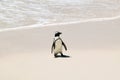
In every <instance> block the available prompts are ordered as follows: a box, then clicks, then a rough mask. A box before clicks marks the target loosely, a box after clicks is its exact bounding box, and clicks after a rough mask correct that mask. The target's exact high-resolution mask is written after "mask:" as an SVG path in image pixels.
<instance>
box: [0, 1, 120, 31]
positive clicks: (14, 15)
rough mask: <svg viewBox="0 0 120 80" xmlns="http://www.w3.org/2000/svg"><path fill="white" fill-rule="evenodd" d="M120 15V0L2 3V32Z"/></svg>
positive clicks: (0, 27) (0, 7) (0, 17)
mask: <svg viewBox="0 0 120 80" xmlns="http://www.w3.org/2000/svg"><path fill="white" fill-rule="evenodd" d="M119 14H120V0H0V29H6V28H14V27H21V26H29V25H33V24H41V25H46V24H54V23H63V22H72V21H82V20H87V19H93V18H104V17H113V16H117V15H119Z"/></svg>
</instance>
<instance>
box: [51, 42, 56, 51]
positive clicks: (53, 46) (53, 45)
mask: <svg viewBox="0 0 120 80" xmlns="http://www.w3.org/2000/svg"><path fill="white" fill-rule="evenodd" d="M53 49H55V41H54V42H53V44H52V47H51V53H53Z"/></svg>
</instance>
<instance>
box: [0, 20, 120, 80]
mask: <svg viewBox="0 0 120 80" xmlns="http://www.w3.org/2000/svg"><path fill="white" fill-rule="evenodd" d="M55 31H61V32H62V33H63V34H62V36H61V37H62V38H63V40H64V42H65V43H66V45H67V47H68V51H67V52H64V54H66V55H69V56H71V57H70V58H54V57H53V54H51V53H50V49H51V45H52V41H53V37H54V32H55ZM0 80H120V19H116V20H109V21H96V22H86V23H73V24H67V25H55V26H48V27H42V28H33V29H21V30H14V31H6V32H0Z"/></svg>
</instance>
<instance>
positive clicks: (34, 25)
mask: <svg viewBox="0 0 120 80" xmlns="http://www.w3.org/2000/svg"><path fill="white" fill-rule="evenodd" d="M119 18H120V15H118V16H114V17H105V18H93V19H86V20H82V21H72V22H65V23H53V24H46V25H42V24H33V25H28V26H21V27H15V28H6V29H2V30H0V32H6V31H13V30H21V29H32V28H38V27H41V28H43V27H49V26H57V25H67V24H77V23H87V22H98V21H110V20H115V19H119Z"/></svg>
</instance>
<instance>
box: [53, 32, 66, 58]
mask: <svg viewBox="0 0 120 80" xmlns="http://www.w3.org/2000/svg"><path fill="white" fill-rule="evenodd" d="M61 34H62V32H58V31H57V32H56V33H55V37H54V41H53V44H52V47H51V53H53V52H54V57H55V58H56V57H58V54H61V57H64V55H63V53H62V47H63V46H64V48H65V50H66V51H67V47H66V45H65V43H64V42H63V40H62V39H61V37H60V35H61Z"/></svg>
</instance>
